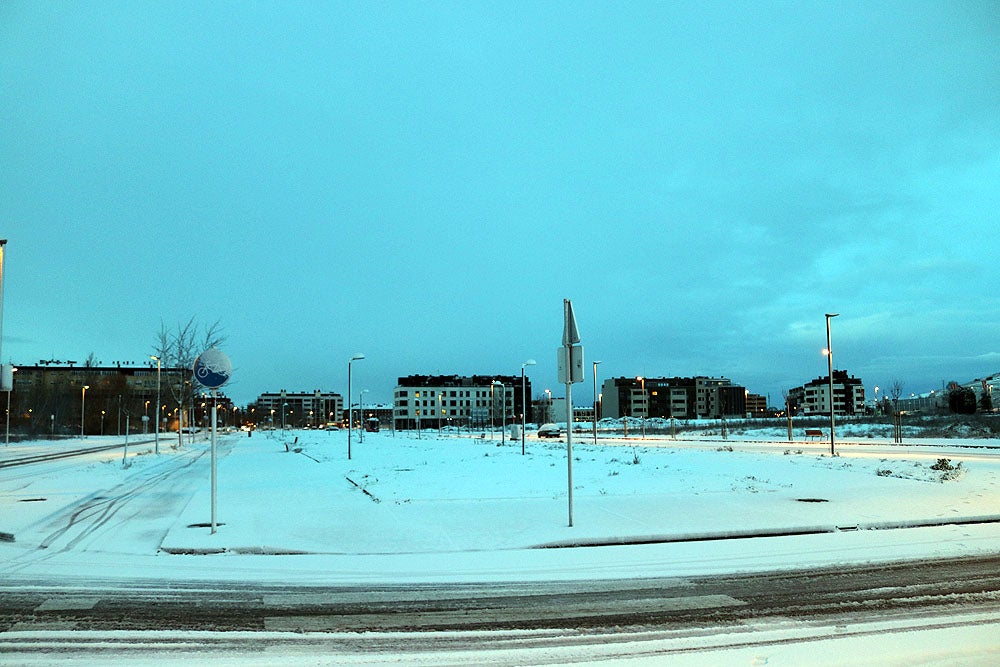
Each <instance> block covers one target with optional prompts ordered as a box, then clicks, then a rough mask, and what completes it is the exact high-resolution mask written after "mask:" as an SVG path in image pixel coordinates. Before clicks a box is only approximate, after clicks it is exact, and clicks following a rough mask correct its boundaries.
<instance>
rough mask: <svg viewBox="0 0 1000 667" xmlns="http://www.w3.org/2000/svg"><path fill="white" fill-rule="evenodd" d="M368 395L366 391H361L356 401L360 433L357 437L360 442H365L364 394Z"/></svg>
mask: <svg viewBox="0 0 1000 667" xmlns="http://www.w3.org/2000/svg"><path fill="white" fill-rule="evenodd" d="M367 393H368V390H367V389H362V390H361V398H360V399H359V400H358V409H359V410H360V411H361V431H360V435H359V436H358V437H359V438H360V440H361V442H364V441H365V394H367Z"/></svg>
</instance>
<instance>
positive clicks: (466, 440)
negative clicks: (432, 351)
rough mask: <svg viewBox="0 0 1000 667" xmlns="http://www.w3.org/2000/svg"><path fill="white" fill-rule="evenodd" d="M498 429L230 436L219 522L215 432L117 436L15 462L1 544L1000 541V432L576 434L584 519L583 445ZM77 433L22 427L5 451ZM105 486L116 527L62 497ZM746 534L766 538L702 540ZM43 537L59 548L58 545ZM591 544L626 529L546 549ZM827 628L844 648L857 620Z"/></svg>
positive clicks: (334, 551) (184, 570) (394, 555)
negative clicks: (80, 449) (986, 436)
mask: <svg viewBox="0 0 1000 667" xmlns="http://www.w3.org/2000/svg"><path fill="white" fill-rule="evenodd" d="M486 436H487V437H485V438H478V437H471V438H470V437H467V436H466V437H459V436H456V435H448V434H444V435H443V436H441V437H439V436H438V433H437V432H436V431H425V432H424V433H423V434H422V435H421V437H420V438H417V437H415V435H414V434H412V433H405V432H399V433H395V434H393V433H391V432H382V433H377V434H365V436H364V442H363V443H362V442H361V441H360V434H359V433H358V432H354V434H353V440H352V444H351V454H352V456H351V459H350V460H348V458H347V433H346V432H345V431H339V432H326V431H287V432H282V431H272V432H256V433H254V434H253V436H252V437H248V436H247V434H246V433H239V434H229V435H225V436H220V439H219V446H218V451H219V459H218V494H217V508H218V509H217V521H218V524H219V525H218V528H217V532H215V533H214V534H213V533H212V532H211V531H210V529H209V528H208V527H207V524H208V523H209V522H210V519H211V496H210V485H209V476H208V470H209V466H208V458H209V457H208V455H207V454H206V453H205V452H206V450H207V444H206V443H205V442H204V440H200V441H198V442H196V443H195V444H193V445H190V444H185V445H184V446H183V447H182V448H181V449H179V450H175V449H174V448H173V447H172V446H171V445H172V444H174V443H175V441H172V440H168V439H165V440H164V441H162V442H161V455H160V456H155V455H153V454H151V453H150V447H149V446H148V445H142V446H135V445H133V447H132V451H131V454H130V456H129V459H128V462H129V465H128V466H127V467H125V466H123V465H122V456H121V452H120V451H119V452H117V453H115V454H95V455H91V456H89V457H87V458H86V459H82V460H81V459H71V460H64V461H59V462H52V463H45V464H36V465H32V466H26V467H17V468H8V469H3V470H0V532H2V533H6V534H8V535H10V536H12V537H13V541H12V542H0V577H3V578H4V579H6V580H7V581H8V582H10V581H18V580H31V581H35V582H37V581H39V580H42V581H51V582H52V584H53V586H55V587H59V586H63V587H66V586H72V585H73V582H74V581H76V580H77V579H78V578H80V577H83V576H86V577H100V578H106V579H108V580H109V581H114V580H127V579H143V578H146V579H155V580H162V579H171V580H205V579H206V578H208V579H215V580H220V581H221V580H226V581H240V580H251V581H255V582H269V581H270V582H283V583H288V584H290V585H296V584H300V585H304V584H310V585H321V584H341V583H363V582H386V583H388V582H392V583H400V582H402V583H405V582H427V581H438V582H449V581H451V582H454V581H526V580H527V581H531V580H549V581H551V580H560V579H596V578H605V579H606V578H626V577H637V576H650V577H653V576H655V577H660V576H693V575H699V574H711V573H719V572H737V571H741V572H742V571H755V570H769V569H782V568H802V567H810V566H823V565H830V564H837V563H859V562H880V561H890V560H894V559H909V558H925V557H940V556H960V555H967V554H995V553H997V552H1000V524H998V523H988V522H987V523H978V524H975V523H974V524H968V523H965V522H967V521H969V520H972V519H982V520H984V521H990V520H998V519H1000V442H998V441H996V440H948V441H943V442H940V441H935V442H920V443H917V442H908V443H907V446H906V447H905V448H899V447H893V446H892V444H891V441H886V440H884V439H881V438H875V437H872V438H868V437H864V438H861V439H854V440H852V441H851V442H839V443H838V454H839V455H838V456H836V457H831V456H829V443H828V442H825V443H824V442H807V441H804V440H798V441H796V442H793V443H788V442H784V441H783V440H782V438H783V436H784V433H781V432H780V431H775V432H749V431H747V432H744V433H741V434H740V435H738V436H737V435H733V436H731V437H730V438H728V439H727V440H722V439H721V438H719V436H718V435H715V436H713V439H706V437H705V436H704V435H702V436H693V435H689V434H685V435H682V436H681V437H680V438H679V439H677V440H673V439H671V438H669V436H666V437H665V436H659V437H657V438H655V439H653V438H649V439H646V440H639V439H632V440H627V441H626V440H623V439H622V438H615V439H609V440H602V441H601V443H600V444H598V445H597V446H595V445H594V444H592V440H591V437H590V435H589V434H586V433H584V434H578V435H576V436H574V446H573V453H574V461H573V487H574V506H573V518H574V525H573V526H572V527H570V526H569V525H568V523H569V522H568V514H569V508H568V498H567V460H566V446H565V444H564V443H563V442H557V441H548V440H544V441H539V440H536V439H534V438H533V437H531V436H529V438H528V440H527V443H526V453H525V454H524V455H522V453H521V444H520V442H519V441H517V442H514V443H512V442H510V440H507V442H506V443H505V444H501V442H500V435H499V433H497V434H496V435H495V438H491V437H490V434H489V433H487V434H486ZM97 441H98V439H97V438H88V439H87V441H86V444H88V445H92V444H96V443H97ZM74 444H75V445H79V444H80V443H79V442H76V443H72V442H63V443H59V444H51V443H44V442H38V443H24V444H19V445H10V446H9V447H5V448H2V451H0V460H2V459H7V458H16V457H18V456H23V455H26V453H28V452H34V451H41V450H47V449H53V448H70V447H73V446H74ZM941 459H948V463H947V465H945V466H941V465H940V464H939V462H940V460H941ZM959 464H961V465H959ZM182 466H186V467H183V468H182ZM942 467H943V468H945V469H940V468H942ZM935 468H938V469H935ZM948 468H950V469H948ZM180 470H183V473H181V472H178V471H180ZM143 489H148V490H150V491H151V492H152V493H155V494H156V504H155V505H154V504H152V503H149V502H146V503H142V501H141V498H142V497H143V492H142V491H143ZM116 494H117V495H116ZM88 498H91V499H92V498H118V499H119V502H117V504H116V505H115V509H114V512H109V513H110V514H113V516H112V517H109V518H108V520H107V521H105V522H103V523H101V524H100V525H99V526H94V527H92V528H91V529H88V530H87V531H86V532H85V533H81V534H73V533H72V532H71V531H65V530H64V529H63V528H62V526H63V525H64V523H65V520H64V515H63V513H62V512H61V510H62V509H63V508H65V507H67V506H70V505H74V504H75V503H78V502H79V501H81V500H83V499H88ZM789 533H791V534H789ZM747 535H769V536H768V537H762V538H761V539H740V540H718V541H685V540H686V539H687V538H702V537H706V536H713V537H725V536H734V537H741V536H747ZM779 535H780V536H779ZM41 544H45V545H46V546H48V547H50V548H49V549H47V550H45V551H44V552H41V551H39V550H38V549H37V547H38V546H39V545H41ZM594 544H600V545H612V546H603V547H601V548H537V547H542V546H548V547H554V546H559V547H573V546H574V545H594ZM40 553H44V557H41V556H39V554H40ZM980 620H981V619H980ZM987 620H989V619H987ZM998 629H1000V617H998V618H994V619H992V620H991V621H990V622H988V623H986V624H982V623H979V624H976V625H971V626H960V627H958V628H951V629H950V630H949V629H948V628H942V627H939V628H938V629H937V630H936V632H938V633H939V634H940V633H941V632H944V633H945V634H947V633H948V632H951V633H959V634H961V635H962V637H961V638H959V637H955V636H952V639H956V640H958V639H960V640H961V642H962V645H963V646H967V647H968V646H973V647H978V648H975V649H974V650H972V652H971V654H970V655H967V656H965V657H966V658H969V659H970V660H972V661H973V662H975V660H978V659H979V658H980V657H982V656H991V657H993V658H996V655H993V652H995V651H1000V644H998V640H995V639H991V638H993V637H997V636H1000V633H997V632H996V631H997V630H998ZM761 631H762V632H764V631H767V632H777V634H776V635H775V638H776V639H775V641H777V642H779V643H780V642H782V641H783V639H782V637H784V639H789V637H788V636H787V635H782V633H781V632H778V631H777V630H775V629H773V628H772V629H766V630H765V629H762V630H761ZM984 633H988V634H984ZM909 634H914V633H909ZM919 634H920V636H921V637H923V638H924V639H925V640H928V641H929V638H930V637H931V636H932V635H931V634H924V633H919ZM864 636H865V637H868V635H864ZM935 637H936V635H935ZM988 638H990V639H988ZM939 639H940V637H937V638H936V639H934V641H935V642H937V641H938V640H939ZM824 641H831V642H837V646H840V647H842V646H843V642H844V638H843V637H839V638H831V639H829V640H824ZM866 641H868V639H864V640H862V639H858V640H857V643H855V644H851V645H852V646H856V647H857V646H862V645H863V644H864V642H866ZM919 641H920V640H918V639H915V638H914V637H911V638H910V640H909V641H908V642H907V641H902V642H901V645H906V646H909V647H910V648H911V649H912V647H913V646H917V645H919ZM915 642H916V643H915ZM720 650H721V649H720ZM727 650H728V649H727ZM783 650H784V651H785V654H786V655H789V656H794V655H795V652H794V651H793V650H792V649H791V648H790V647H789V646H786V647H785V648H784V649H783ZM806 650H807V651H808V650H811V649H806ZM839 650H840V649H839V648H838V651H839ZM859 650H863V649H859ZM706 655H709V654H706ZM720 655H721V654H720ZM831 655H832V654H831ZM854 655H860V654H854ZM952 657H954V656H952ZM594 659H599V657H598V656H595V657H594ZM724 659H725V660H727V661H728V658H724ZM692 660H693V658H692ZM960 662H967V661H966V660H964V659H963V660H961V661H960ZM946 663H947V660H945V663H942V664H946ZM636 664H643V663H642V662H641V661H639V662H637V663H636ZM650 664H651V663H650ZM694 664H708V663H707V662H706V663H694ZM772 664H774V663H773V662H772ZM783 664H795V659H794V657H793V658H792V659H791V660H790V661H787V662H785V663H783ZM827 664H851V662H850V661H849V660H848V661H846V662H844V663H835V662H828V663H827ZM931 664H933V663H931ZM984 664H985V662H984Z"/></svg>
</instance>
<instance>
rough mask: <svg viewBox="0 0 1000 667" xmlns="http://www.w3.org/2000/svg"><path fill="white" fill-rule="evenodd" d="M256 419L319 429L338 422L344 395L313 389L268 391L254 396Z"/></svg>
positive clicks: (293, 426)
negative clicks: (255, 400) (255, 398)
mask: <svg viewBox="0 0 1000 667" xmlns="http://www.w3.org/2000/svg"><path fill="white" fill-rule="evenodd" d="M251 409H252V410H253V414H255V415H256V421H257V423H258V424H260V425H264V424H267V425H269V426H273V427H276V428H280V427H282V426H284V427H286V428H304V427H309V428H319V427H321V426H324V425H325V424H327V423H329V422H339V421H340V419H341V415H342V414H343V413H344V398H343V397H342V396H341V395H340V394H335V393H332V392H323V391H320V390H319V389H316V390H313V391H286V390H285V389H282V390H281V391H277V392H268V393H264V394H261V395H260V396H258V397H257V402H256V403H255V404H254V405H253V406H251Z"/></svg>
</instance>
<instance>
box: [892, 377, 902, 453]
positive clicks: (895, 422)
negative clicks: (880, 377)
mask: <svg viewBox="0 0 1000 667" xmlns="http://www.w3.org/2000/svg"><path fill="white" fill-rule="evenodd" d="M902 395H903V382H902V381H901V380H893V381H892V384H890V385H889V396H891V397H892V441H893V442H895V443H896V444H902V442H903V420H902V419H901V418H900V415H899V397H900V396H902Z"/></svg>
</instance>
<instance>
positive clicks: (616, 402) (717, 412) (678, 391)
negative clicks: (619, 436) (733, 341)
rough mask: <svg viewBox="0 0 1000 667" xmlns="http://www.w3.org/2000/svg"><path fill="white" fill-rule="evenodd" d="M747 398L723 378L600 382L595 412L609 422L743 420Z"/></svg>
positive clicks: (609, 380)
mask: <svg viewBox="0 0 1000 667" xmlns="http://www.w3.org/2000/svg"><path fill="white" fill-rule="evenodd" d="M749 396H750V395H749V394H748V392H747V390H746V388H744V387H741V386H738V385H734V384H733V383H732V381H731V380H729V379H728V378H724V377H707V376H698V377H672V378H664V377H658V378H642V377H618V378H609V379H607V380H605V381H604V385H603V386H602V391H601V401H600V405H599V408H598V409H599V411H600V414H601V417H602V418H611V419H617V418H621V417H639V418H647V419H649V418H655V417H661V418H670V417H675V418H678V419H698V418H701V419H718V418H720V417H723V416H726V417H746V416H747V412H748V397H749ZM753 405H756V399H755V401H754V403H753Z"/></svg>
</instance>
